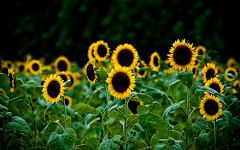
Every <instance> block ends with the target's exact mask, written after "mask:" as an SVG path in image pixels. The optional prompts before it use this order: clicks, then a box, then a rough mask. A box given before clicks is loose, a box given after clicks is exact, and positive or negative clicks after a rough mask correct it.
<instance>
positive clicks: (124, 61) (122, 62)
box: [112, 43, 138, 69]
mask: <svg viewBox="0 0 240 150" xmlns="http://www.w3.org/2000/svg"><path fill="white" fill-rule="evenodd" d="M112 60H113V63H114V66H120V67H128V69H134V68H135V66H136V65H137V61H138V52H137V50H136V49H135V48H134V47H133V46H132V45H131V44H127V43H125V44H124V45H118V46H117V48H116V50H115V51H113V55H112Z"/></svg>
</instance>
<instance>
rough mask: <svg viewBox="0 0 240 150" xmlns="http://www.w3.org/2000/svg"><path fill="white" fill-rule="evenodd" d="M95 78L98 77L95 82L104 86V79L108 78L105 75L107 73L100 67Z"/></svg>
mask: <svg viewBox="0 0 240 150" xmlns="http://www.w3.org/2000/svg"><path fill="white" fill-rule="evenodd" d="M97 76H98V78H97V81H98V82H99V83H102V84H104V83H105V82H106V79H107V77H108V74H107V72H106V71H105V70H104V69H103V67H102V68H101V69H100V70H98V71H97Z"/></svg>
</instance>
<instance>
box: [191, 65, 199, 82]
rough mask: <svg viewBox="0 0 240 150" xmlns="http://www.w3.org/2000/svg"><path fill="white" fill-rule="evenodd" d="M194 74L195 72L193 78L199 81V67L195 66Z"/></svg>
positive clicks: (193, 68)
mask: <svg viewBox="0 0 240 150" xmlns="http://www.w3.org/2000/svg"><path fill="white" fill-rule="evenodd" d="M192 72H193V78H195V79H197V77H198V76H197V75H198V67H197V66H193V67H192Z"/></svg>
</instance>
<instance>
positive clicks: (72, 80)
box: [69, 75, 74, 87]
mask: <svg viewBox="0 0 240 150" xmlns="http://www.w3.org/2000/svg"><path fill="white" fill-rule="evenodd" d="M69 77H70V79H71V84H70V86H69V87H71V86H72V85H73V82H74V79H73V77H72V76H71V75H69Z"/></svg>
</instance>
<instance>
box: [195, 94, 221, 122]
mask: <svg viewBox="0 0 240 150" xmlns="http://www.w3.org/2000/svg"><path fill="white" fill-rule="evenodd" d="M199 108H200V113H201V114H202V115H203V118H206V119H207V120H209V121H212V120H215V119H217V118H218V117H219V116H220V115H222V109H221V108H222V104H221V103H220V100H219V98H218V97H215V96H214V95H205V97H204V98H203V99H202V100H201V102H200V107H199Z"/></svg>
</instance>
